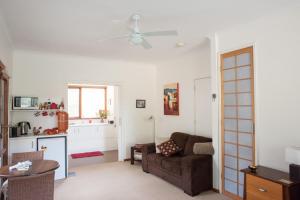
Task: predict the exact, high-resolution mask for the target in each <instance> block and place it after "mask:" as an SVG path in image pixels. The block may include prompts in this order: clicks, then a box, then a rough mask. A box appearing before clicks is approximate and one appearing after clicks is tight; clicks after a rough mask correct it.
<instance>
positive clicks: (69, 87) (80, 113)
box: [68, 85, 107, 120]
mask: <svg viewBox="0 0 300 200" xmlns="http://www.w3.org/2000/svg"><path fill="white" fill-rule="evenodd" d="M85 88H94V89H104V106H105V107H104V110H105V111H106V112H107V87H106V86H85V85H69V86H68V90H69V89H79V116H78V117H69V120H80V119H100V117H94V118H93V117H92V118H91V117H88V118H85V117H82V89H85ZM105 119H107V117H106V118H105Z"/></svg>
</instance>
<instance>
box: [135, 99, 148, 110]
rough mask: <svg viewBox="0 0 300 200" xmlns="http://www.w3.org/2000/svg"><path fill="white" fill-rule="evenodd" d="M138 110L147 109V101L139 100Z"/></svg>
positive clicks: (137, 101) (137, 103) (137, 102)
mask: <svg viewBox="0 0 300 200" xmlns="http://www.w3.org/2000/svg"><path fill="white" fill-rule="evenodd" d="M136 108H146V100H143V99H137V100H136Z"/></svg>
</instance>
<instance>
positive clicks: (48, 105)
mask: <svg viewBox="0 0 300 200" xmlns="http://www.w3.org/2000/svg"><path fill="white" fill-rule="evenodd" d="M50 105H51V101H50V99H48V101H47V109H50Z"/></svg>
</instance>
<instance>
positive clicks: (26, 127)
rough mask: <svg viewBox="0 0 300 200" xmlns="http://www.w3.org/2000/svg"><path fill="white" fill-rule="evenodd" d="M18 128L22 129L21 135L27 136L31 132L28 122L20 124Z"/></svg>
mask: <svg viewBox="0 0 300 200" xmlns="http://www.w3.org/2000/svg"><path fill="white" fill-rule="evenodd" d="M18 127H20V129H21V130H20V135H27V134H28V132H29V129H31V127H30V123H29V122H27V121H23V122H19V123H18Z"/></svg>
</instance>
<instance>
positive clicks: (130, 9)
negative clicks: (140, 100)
mask: <svg viewBox="0 0 300 200" xmlns="http://www.w3.org/2000/svg"><path fill="white" fill-rule="evenodd" d="M296 2H299V0H289V1H286V0H24V1H23V0H0V12H1V13H2V16H3V18H4V19H5V21H6V23H7V26H8V28H9V32H10V34H11V37H12V40H13V43H14V46H15V47H16V48H17V49H32V50H42V51H50V52H57V53H66V54H75V55H84V56H96V57H104V58H112V59H120V60H130V61H143V62H156V61H161V60H164V59H170V58H174V57H176V56H179V55H180V54H183V53H185V52H186V51H189V50H190V49H193V48H194V47H195V46H198V45H201V43H202V42H203V41H204V39H205V36H206V35H207V34H209V33H212V32H215V31H217V30H220V29H223V28H225V27H228V26H232V25H234V24H239V23H244V22H247V21H250V20H252V19H255V18H258V17H260V16H262V15H266V14H267V13H268V12H271V11H274V10H276V9H279V8H281V7H284V6H289V5H292V4H293V3H296ZM133 13H139V14H141V15H142V19H141V24H140V27H141V29H142V31H155V30H168V29H177V30H178V32H179V35H178V36H175V37H174V36H172V37H155V38H154V37H152V38H149V39H148V41H149V42H150V43H151V44H152V46H153V48H152V49H150V50H144V49H143V48H142V47H140V46H132V45H131V44H129V43H128V42H127V40H126V39H125V40H114V41H105V42H98V40H101V39H105V38H109V37H111V36H117V35H120V34H125V33H127V31H128V30H127V27H128V25H129V17H130V16H131V15H132V14H133ZM178 41H183V42H185V43H186V46H185V47H183V48H176V47H175V43H176V42H178Z"/></svg>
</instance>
